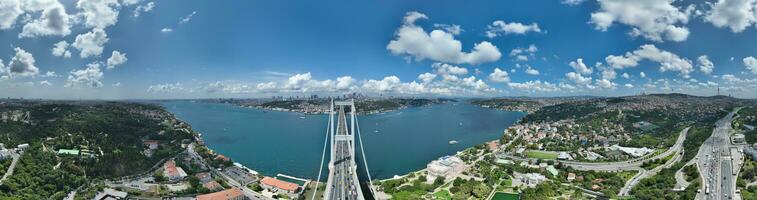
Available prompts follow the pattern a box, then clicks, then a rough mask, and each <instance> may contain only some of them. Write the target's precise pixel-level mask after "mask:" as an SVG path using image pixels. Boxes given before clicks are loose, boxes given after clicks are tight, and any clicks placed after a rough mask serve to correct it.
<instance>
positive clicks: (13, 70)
mask: <svg viewBox="0 0 757 200" xmlns="http://www.w3.org/2000/svg"><path fill="white" fill-rule="evenodd" d="M13 50H14V51H16V55H15V56H13V58H11V60H10V63H8V69H7V72H8V73H9V74H10V75H11V77H13V76H21V77H25V76H34V75H37V74H38V73H39V69H38V68H37V67H36V66H34V62H35V61H34V56H33V55H32V54H31V53H29V52H26V51H25V50H23V49H21V48H18V47H16V48H14V49H13Z"/></svg>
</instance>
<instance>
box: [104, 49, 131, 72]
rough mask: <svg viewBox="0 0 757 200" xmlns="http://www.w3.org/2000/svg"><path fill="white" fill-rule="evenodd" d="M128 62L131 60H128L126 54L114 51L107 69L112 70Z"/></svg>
mask: <svg viewBox="0 0 757 200" xmlns="http://www.w3.org/2000/svg"><path fill="white" fill-rule="evenodd" d="M127 60H129V59H128V58H126V54H125V53H121V52H118V51H113V53H111V55H110V58H108V62H107V66H108V67H107V69H109V70H110V69H113V68H116V66H118V65H121V64H124V63H126V61H127Z"/></svg>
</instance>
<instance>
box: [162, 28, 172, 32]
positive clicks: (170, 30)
mask: <svg viewBox="0 0 757 200" xmlns="http://www.w3.org/2000/svg"><path fill="white" fill-rule="evenodd" d="M172 31H173V29H171V28H163V29H160V32H161V33H168V32H172Z"/></svg>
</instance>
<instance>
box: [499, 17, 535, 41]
mask: <svg viewBox="0 0 757 200" xmlns="http://www.w3.org/2000/svg"><path fill="white" fill-rule="evenodd" d="M528 32H535V33H540V32H541V29H540V28H539V25H538V24H536V23H531V24H522V23H519V22H510V23H507V22H505V21H502V20H497V21H494V22H492V24H491V25H489V26H487V30H486V37H489V38H494V37H497V36H500V35H502V34H505V35H507V34H519V35H524V34H526V33H528Z"/></svg>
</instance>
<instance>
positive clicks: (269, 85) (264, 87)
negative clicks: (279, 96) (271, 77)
mask: <svg viewBox="0 0 757 200" xmlns="http://www.w3.org/2000/svg"><path fill="white" fill-rule="evenodd" d="M255 89H258V90H259V91H271V90H275V89H276V82H266V83H258V84H257V85H255Z"/></svg>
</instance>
